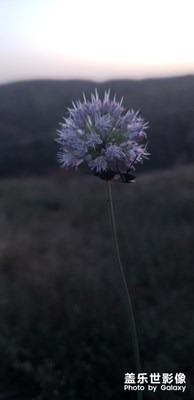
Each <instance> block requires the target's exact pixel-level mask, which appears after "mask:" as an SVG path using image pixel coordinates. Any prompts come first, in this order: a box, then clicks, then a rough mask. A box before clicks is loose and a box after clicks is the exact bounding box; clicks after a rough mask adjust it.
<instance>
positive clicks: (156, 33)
mask: <svg viewBox="0 0 194 400" xmlns="http://www.w3.org/2000/svg"><path fill="white" fill-rule="evenodd" d="M193 18H194V0H0V83H5V82H12V81H20V80H28V79H48V78H49V79H53V78H54V79H72V78H73V79H74V78H78V79H80V78H82V79H92V80H96V81H103V80H106V79H114V78H132V79H142V78H147V77H160V76H174V75H186V74H193V73H194V43H193V41H194V22H193Z"/></svg>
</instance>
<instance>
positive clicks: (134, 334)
mask: <svg viewBox="0 0 194 400" xmlns="http://www.w3.org/2000/svg"><path fill="white" fill-rule="evenodd" d="M107 192H108V198H107V202H108V209H109V216H110V224H111V230H112V237H113V245H114V251H115V256H116V260H117V263H118V267H119V270H120V273H121V277H122V282H123V286H124V290H125V295H126V296H125V298H126V302H127V309H128V316H129V326H130V331H131V335H132V343H133V349H134V357H135V366H136V372H137V374H138V373H140V372H141V362H140V353H139V344H138V338H137V331H136V325H135V318H134V314H133V308H132V302H131V297H130V294H129V289H128V287H127V282H126V278H125V274H124V270H123V265H122V262H121V257H120V252H119V245H118V239H117V232H116V224H115V217H114V209H113V202H112V193H111V184H110V181H107ZM137 395H138V400H142V398H143V395H142V392H141V391H138V392H137Z"/></svg>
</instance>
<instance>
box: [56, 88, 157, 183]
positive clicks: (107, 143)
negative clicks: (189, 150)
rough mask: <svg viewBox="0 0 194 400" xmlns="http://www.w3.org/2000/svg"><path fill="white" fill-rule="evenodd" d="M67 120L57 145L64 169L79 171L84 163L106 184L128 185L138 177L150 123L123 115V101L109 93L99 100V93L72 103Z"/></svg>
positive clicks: (144, 154)
mask: <svg viewBox="0 0 194 400" xmlns="http://www.w3.org/2000/svg"><path fill="white" fill-rule="evenodd" d="M68 113H69V115H68V117H67V118H64V122H63V123H61V129H60V130H59V131H58V135H59V136H58V139H57V142H59V143H60V145H61V150H60V153H59V155H58V156H59V162H60V163H61V164H62V166H64V167H67V168H68V167H75V168H76V169H77V168H78V166H79V165H81V164H82V163H83V164H85V165H86V166H87V168H88V169H89V171H90V172H91V173H92V174H93V175H95V176H97V177H99V178H100V179H103V180H115V181H120V182H125V183H129V182H131V181H133V180H134V178H135V176H134V175H133V174H132V173H131V171H132V170H134V169H135V167H134V164H136V163H137V162H142V161H143V159H144V158H147V156H148V155H149V154H148V153H147V149H146V147H147V145H146V144H141V142H142V139H144V138H146V134H145V129H146V128H147V123H144V121H143V119H142V118H141V117H140V116H139V114H138V113H135V112H134V111H133V110H129V111H127V112H126V113H125V114H124V108H123V106H122V100H121V101H120V102H117V101H116V96H114V98H113V100H111V99H110V91H108V92H105V94H104V98H103V100H100V98H99V95H98V92H97V90H96V91H95V95H93V94H92V95H91V101H87V100H86V98H85V95H83V102H81V101H77V103H76V104H74V103H73V108H70V109H68Z"/></svg>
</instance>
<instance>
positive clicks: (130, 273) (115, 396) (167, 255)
mask: <svg viewBox="0 0 194 400" xmlns="http://www.w3.org/2000/svg"><path fill="white" fill-rule="evenodd" d="M193 176H194V167H193V166H189V167H184V168H183V167H182V168H180V167H179V168H176V169H174V170H169V171H165V172H164V171H163V172H160V173H159V172H152V173H149V174H141V176H140V177H139V178H138V179H137V182H136V183H135V184H131V185H126V184H119V183H114V184H112V187H113V199H114V205H115V212H116V222H117V228H118V236H119V243H120V248H121V256H122V260H123V263H124V268H125V273H126V277H127V284H128V286H129V288H130V291H131V295H132V301H133V307H134V311H135V317H136V323H137V330H138V336H139V341H140V349H141V358H142V371H143V372H147V373H151V372H160V373H164V372H169V373H173V374H175V373H177V372H184V373H185V374H186V382H187V389H186V392H185V393H184V396H183V395H182V393H181V392H170V394H168V396H166V392H161V391H159V390H158V391H157V395H156V396H157V400H163V399H164V398H169V399H170V400H182V398H183V397H184V399H185V400H192V399H193V394H194V380H193V377H194V369H193V357H194V349H193V340H194V339H193V331H194V318H193V315H194V302H193V282H194V270H193V265H194V246H193V240H194V239H193V231H194V184H193ZM106 203H107V202H106V190H105V183H104V182H102V181H101V180H100V179H98V178H95V177H92V176H87V175H80V174H79V173H78V174H77V176H76V177H74V178H71V179H69V180H66V181H64V180H63V179H62V178H58V179H56V178H55V179H54V178H50V179H49V178H39V179H37V178H36V179H35V178H30V177H28V178H27V179H9V180H8V179H5V180H2V181H1V182H0V222H1V223H0V230H1V238H2V239H1V242H0V246H1V249H0V250H1V251H0V311H1V330H0V398H2V399H6V400H15V399H18V400H21V399H24V400H27V399H28V400H40V399H41V400H53V399H56V400H64V399H67V400H74V399H79V400H91V399H93V400H97V399H102V400H103V399H107V400H122V399H123V379H124V373H126V372H131V371H134V356H133V349H132V345H131V336H130V333H129V331H128V322H127V311H126V304H125V300H124V298H123V293H122V284H121V280H120V275H119V272H118V269H117V265H116V264H115V261H114V257H113V252H112V243H111V234H110V227H109V221H108V212H107V204H106ZM124 397H126V396H124ZM127 397H129V393H128V396H127ZM130 398H131V399H133V400H136V398H137V397H136V395H134V396H131V395H130ZM144 399H145V400H148V399H150V395H149V393H144Z"/></svg>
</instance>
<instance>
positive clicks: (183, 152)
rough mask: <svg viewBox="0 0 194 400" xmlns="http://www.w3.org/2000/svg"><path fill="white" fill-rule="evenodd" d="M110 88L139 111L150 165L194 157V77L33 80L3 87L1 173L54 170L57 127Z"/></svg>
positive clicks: (0, 95)
mask: <svg viewBox="0 0 194 400" xmlns="http://www.w3.org/2000/svg"><path fill="white" fill-rule="evenodd" d="M95 88H97V89H98V91H99V92H100V94H101V95H103V92H104V90H105V89H106V90H107V89H108V88H110V89H111V92H112V94H114V93H116V94H117V96H118V99H119V98H121V97H122V96H124V105H125V106H126V108H130V107H131V108H134V109H135V110H139V109H140V110H141V114H142V116H143V117H144V119H145V120H146V121H149V122H150V128H149V130H148V141H149V150H150V152H151V154H152V157H151V160H150V161H149V163H145V164H144V166H143V168H144V169H145V168H146V169H148V168H149V169H153V168H163V167H169V166H173V165H176V164H181V163H188V162H193V161H194V76H185V77H179V78H163V79H147V80H142V81H130V80H117V81H116V80H115V81H109V82H104V83H95V82H89V81H31V82H18V83H13V84H7V85H2V86H0V175H1V176H12V175H17V174H28V173H45V172H51V171H53V170H55V169H56V151H57V144H56V143H55V138H56V129H58V127H59V122H61V121H62V116H64V115H65V113H66V108H67V107H68V106H71V105H72V101H73V100H76V99H77V98H82V94H83V92H85V94H86V96H89V95H90V93H91V91H94V89H95Z"/></svg>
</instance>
